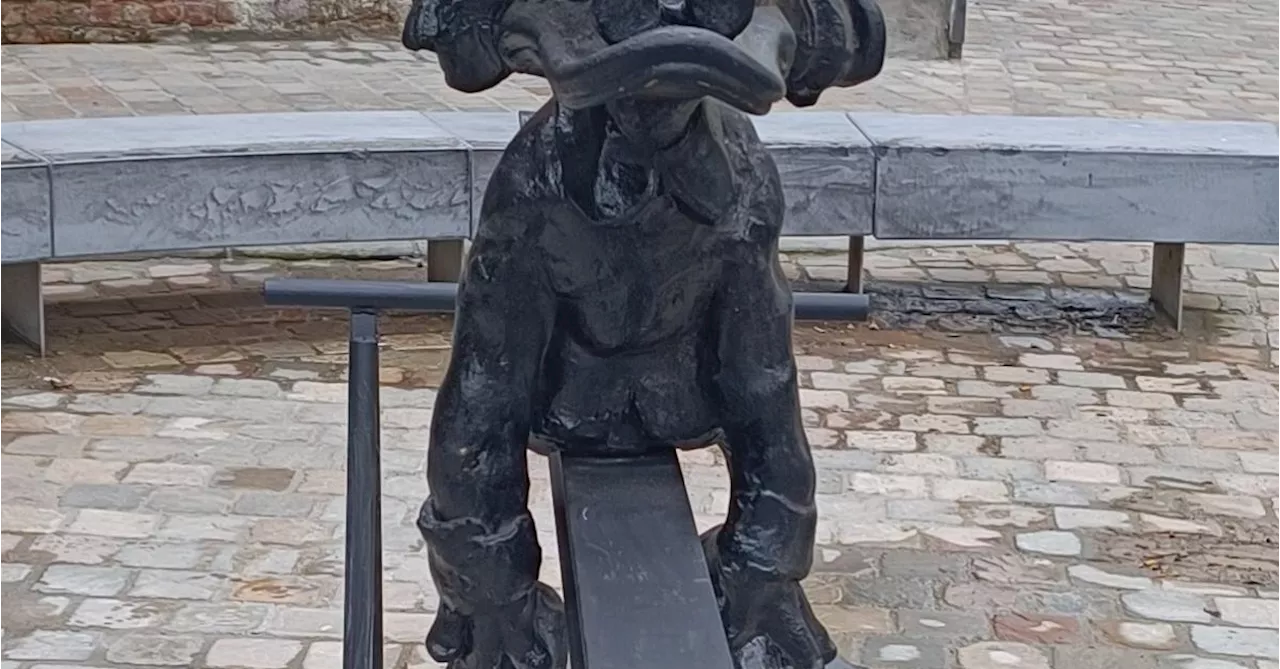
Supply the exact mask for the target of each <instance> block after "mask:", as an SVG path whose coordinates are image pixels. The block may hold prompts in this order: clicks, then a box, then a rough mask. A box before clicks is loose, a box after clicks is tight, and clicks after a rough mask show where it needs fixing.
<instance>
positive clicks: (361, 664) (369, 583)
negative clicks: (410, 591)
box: [342, 309, 383, 669]
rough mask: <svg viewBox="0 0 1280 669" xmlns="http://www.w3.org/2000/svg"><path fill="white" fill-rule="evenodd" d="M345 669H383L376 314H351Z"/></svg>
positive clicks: (344, 603)
mask: <svg viewBox="0 0 1280 669" xmlns="http://www.w3.org/2000/svg"><path fill="white" fill-rule="evenodd" d="M350 351H351V363H350V365H351V366H350V368H349V369H348V373H349V380H348V381H347V393H348V396H347V412H348V413H347V557H346V560H347V561H346V575H345V582H344V586H345V593H344V601H343V611H344V616H343V618H344V630H343V632H344V633H343V636H342V667H343V669H383V667H382V468H381V464H380V458H379V453H378V450H379V448H380V445H381V443H380V442H381V435H380V431H381V426H380V425H379V423H380V421H379V417H378V410H379V409H378V405H379V402H378V313H377V312H376V311H372V310H355V309H353V310H352V311H351V336H350Z"/></svg>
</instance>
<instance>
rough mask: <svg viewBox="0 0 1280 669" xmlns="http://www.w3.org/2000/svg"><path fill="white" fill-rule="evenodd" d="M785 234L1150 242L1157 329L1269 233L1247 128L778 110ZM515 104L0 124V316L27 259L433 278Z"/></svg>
mask: <svg viewBox="0 0 1280 669" xmlns="http://www.w3.org/2000/svg"><path fill="white" fill-rule="evenodd" d="M756 124H757V128H758V130H759V132H760V135H761V138H762V139H763V140H764V141H765V142H766V143H767V145H768V146H769V147H770V149H771V150H772V151H773V153H774V155H775V157H776V159H777V162H778V167H779V171H780V173H781V174H782V178H783V184H784V188H785V191H786V196H787V221H786V227H785V230H784V233H785V234H787V235H790V236H845V237H849V238H850V240H851V241H850V272H849V281H848V289H849V290H851V291H854V292H860V291H861V289H862V279H861V277H862V272H861V268H862V240H863V238H864V237H866V236H869V235H874V236H875V237H877V238H882V239H965V240H1059V241H1062V240H1065V241H1106V240H1118V241H1144V242H1154V243H1156V253H1155V262H1154V266H1153V281H1152V286H1153V287H1152V297H1153V299H1154V300H1155V302H1156V304H1157V305H1158V306H1159V307H1160V309H1161V310H1163V311H1165V312H1166V313H1168V314H1169V315H1170V316H1171V317H1172V318H1173V319H1174V322H1175V323H1177V322H1178V320H1179V318H1180V314H1181V308H1180V304H1181V275H1182V248H1183V244H1185V243H1188V242H1203V243H1241V244H1275V243H1276V242H1277V133H1276V128H1275V126H1274V125H1271V124H1267V123H1217V122H1154V121H1150V122H1147V121H1143V122H1138V121H1126V120H1102V119H1076V118H1024V117H1015V118H1002V117H987V116H915V115H893V114H875V113H851V114H846V113H843V112H790V113H777V114H772V115H770V116H766V117H763V118H758V119H756ZM518 126H519V117H518V115H517V114H516V113H514V112H511V113H503V112H498V113H480V112H442V113H417V112H317V113H298V114H243V115H213V116H174V117H150V118H109V119H79V120H64V121H39V122H27V123H6V124H4V125H3V126H2V128H3V130H2V132H3V140H4V153H3V167H2V169H3V193H2V194H0V203H2V206H3V245H0V254H2V255H3V280H2V281H0V285H3V312H4V319H5V323H6V325H7V326H8V327H9V328H10V329H11V330H13V331H15V332H17V333H18V334H20V335H21V336H23V337H24V338H26V339H27V340H29V341H31V342H32V343H33V344H35V345H37V346H38V347H40V348H41V349H42V350H43V341H44V334H43V327H44V326H43V308H42V301H41V300H42V298H41V294H40V270H39V267H40V263H42V262H50V261H67V260H75V259H86V258H91V257H101V256H109V255H115V254H136V253H156V254H160V253H164V252H167V251H179V250H194V249H203V248H226V247H239V246H255V245H273V244H306V243H318V242H376V241H393V240H422V239H426V240H433V241H432V242H431V243H430V244H429V250H428V255H429V257H428V272H429V275H430V278H431V279H432V280H452V279H455V278H456V276H457V271H458V268H459V267H460V266H461V254H462V251H463V240H465V239H467V238H469V237H470V235H471V234H472V231H473V230H474V227H475V224H476V217H477V212H478V209H479V205H480V201H481V195H482V193H483V191H484V186H485V184H486V182H487V180H488V175H489V174H490V173H491V172H492V170H493V167H494V165H495V164H496V163H497V160H498V158H499V157H500V156H501V154H502V150H503V147H505V145H506V143H507V141H508V140H510V138H511V137H512V136H513V135H514V133H515V132H516V130H517V128H518Z"/></svg>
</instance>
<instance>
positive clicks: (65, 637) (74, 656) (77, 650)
mask: <svg viewBox="0 0 1280 669" xmlns="http://www.w3.org/2000/svg"><path fill="white" fill-rule="evenodd" d="M97 644H98V635H96V634H92V633H88V632H62V631H48V630H37V631H34V632H32V633H30V634H28V635H27V636H25V637H22V638H19V639H14V640H13V641H12V642H10V643H6V644H5V646H6V648H5V651H4V656H5V658H7V659H10V660H67V661H78V660H88V659H89V657H90V656H91V655H93V651H94V649H95V648H96V646H97Z"/></svg>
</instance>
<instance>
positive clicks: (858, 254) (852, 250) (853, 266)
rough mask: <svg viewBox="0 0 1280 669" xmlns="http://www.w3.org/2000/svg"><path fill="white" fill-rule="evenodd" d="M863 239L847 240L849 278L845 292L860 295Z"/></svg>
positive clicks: (853, 238) (864, 240) (864, 241)
mask: <svg viewBox="0 0 1280 669" xmlns="http://www.w3.org/2000/svg"><path fill="white" fill-rule="evenodd" d="M865 243H866V238H865V237H861V236H859V237H850V238H849V278H848V281H847V282H846V283H845V288H844V289H845V292H849V293H861V292H862V281H863V258H864V252H865V251H864V245H865Z"/></svg>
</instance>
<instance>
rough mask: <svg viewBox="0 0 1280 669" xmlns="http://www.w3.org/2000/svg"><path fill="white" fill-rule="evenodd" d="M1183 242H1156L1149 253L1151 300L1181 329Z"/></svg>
mask: <svg viewBox="0 0 1280 669" xmlns="http://www.w3.org/2000/svg"><path fill="white" fill-rule="evenodd" d="M1185 256H1186V245H1185V244H1163V243H1156V245H1155V247H1154V248H1153V249H1152V253H1151V302H1152V303H1153V304H1155V307H1156V311H1158V312H1160V313H1161V314H1164V315H1165V316H1167V317H1168V318H1169V320H1170V321H1171V322H1172V323H1173V327H1174V329H1176V330H1178V331H1179V332H1181V331H1182V268H1183V267H1184V265H1183V260H1184V258H1185Z"/></svg>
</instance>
